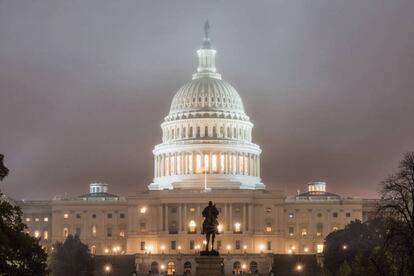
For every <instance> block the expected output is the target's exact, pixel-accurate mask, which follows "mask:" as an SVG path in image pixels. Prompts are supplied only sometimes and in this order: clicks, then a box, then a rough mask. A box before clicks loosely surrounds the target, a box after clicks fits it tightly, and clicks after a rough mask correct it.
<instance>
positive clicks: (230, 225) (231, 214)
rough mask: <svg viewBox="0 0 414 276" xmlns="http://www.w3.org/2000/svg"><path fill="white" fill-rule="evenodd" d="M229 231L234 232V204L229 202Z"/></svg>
mask: <svg viewBox="0 0 414 276" xmlns="http://www.w3.org/2000/svg"><path fill="white" fill-rule="evenodd" d="M229 231H230V232H233V205H232V204H231V203H229Z"/></svg>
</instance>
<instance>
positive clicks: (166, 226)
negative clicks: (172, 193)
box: [165, 204, 170, 233]
mask: <svg viewBox="0 0 414 276" xmlns="http://www.w3.org/2000/svg"><path fill="white" fill-rule="evenodd" d="M169 230H170V228H169V225H168V204H165V232H167V233H168V231H169Z"/></svg>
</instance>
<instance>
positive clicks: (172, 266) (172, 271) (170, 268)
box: [167, 262, 175, 275]
mask: <svg viewBox="0 0 414 276" xmlns="http://www.w3.org/2000/svg"><path fill="white" fill-rule="evenodd" d="M174 274H175V263H174V262H168V264H167V275H174Z"/></svg>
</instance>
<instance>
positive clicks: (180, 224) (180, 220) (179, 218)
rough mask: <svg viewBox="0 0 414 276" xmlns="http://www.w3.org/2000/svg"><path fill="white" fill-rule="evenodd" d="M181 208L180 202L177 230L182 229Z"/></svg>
mask: <svg viewBox="0 0 414 276" xmlns="http://www.w3.org/2000/svg"><path fill="white" fill-rule="evenodd" d="M181 209H182V204H181V203H180V204H178V232H181V231H182V228H183V227H182V225H183V220H182V214H181Z"/></svg>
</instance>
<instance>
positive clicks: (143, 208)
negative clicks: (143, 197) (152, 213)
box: [139, 207, 147, 214]
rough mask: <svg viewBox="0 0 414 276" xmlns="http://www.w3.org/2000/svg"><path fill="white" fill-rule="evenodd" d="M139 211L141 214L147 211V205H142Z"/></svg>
mask: <svg viewBox="0 0 414 276" xmlns="http://www.w3.org/2000/svg"><path fill="white" fill-rule="evenodd" d="M139 212H140V213H141V214H145V213H146V212H147V207H142V208H141V209H140V210H139Z"/></svg>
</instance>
